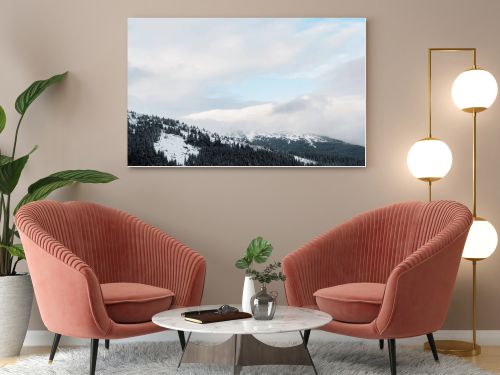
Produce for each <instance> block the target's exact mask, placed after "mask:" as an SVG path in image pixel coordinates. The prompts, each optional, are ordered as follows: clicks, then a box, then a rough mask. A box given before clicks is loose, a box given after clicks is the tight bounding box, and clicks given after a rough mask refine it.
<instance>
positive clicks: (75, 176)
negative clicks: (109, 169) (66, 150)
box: [28, 169, 117, 193]
mask: <svg viewBox="0 0 500 375" xmlns="http://www.w3.org/2000/svg"><path fill="white" fill-rule="evenodd" d="M116 179H117V177H116V176H114V175H112V174H110V173H106V172H100V171H94V170H92V169H73V170H67V171H61V172H56V173H52V174H51V175H49V176H47V177H45V178H42V179H40V180H38V181H37V182H35V183H33V184H31V185H30V187H29V188H28V193H33V192H34V191H35V190H37V189H40V188H41V187H43V186H44V185H50V184H53V183H54V182H59V181H71V182H81V183H84V184H105V183H108V182H111V181H114V180H116Z"/></svg>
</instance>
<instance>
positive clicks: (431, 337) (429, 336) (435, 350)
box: [427, 333, 439, 362]
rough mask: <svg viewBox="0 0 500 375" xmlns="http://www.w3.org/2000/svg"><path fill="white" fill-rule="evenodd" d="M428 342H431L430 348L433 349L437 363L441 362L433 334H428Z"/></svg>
mask: <svg viewBox="0 0 500 375" xmlns="http://www.w3.org/2000/svg"><path fill="white" fill-rule="evenodd" d="M427 341H429V346H430V347H431V350H432V355H433V356H434V360H435V361H436V362H439V356H438V352H437V349H436V343H435V342H434V335H433V334H432V333H428V334H427Z"/></svg>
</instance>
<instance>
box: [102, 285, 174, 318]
mask: <svg viewBox="0 0 500 375" xmlns="http://www.w3.org/2000/svg"><path fill="white" fill-rule="evenodd" d="M101 290H102V296H103V298H104V304H105V305H106V310H107V311H108V315H109V317H110V318H111V319H113V320H114V321H115V322H117V323H144V322H149V321H151V318H152V317H153V315H155V314H157V313H159V312H162V311H165V310H168V309H169V308H170V305H171V304H172V299H173V297H174V293H173V292H172V291H170V290H168V289H164V288H158V287H156V286H151V285H145V284H137V283H108V284H101Z"/></svg>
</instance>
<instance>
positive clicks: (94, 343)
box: [90, 339, 99, 375]
mask: <svg viewBox="0 0 500 375" xmlns="http://www.w3.org/2000/svg"><path fill="white" fill-rule="evenodd" d="M97 349H99V339H92V340H91V341H90V375H95V363H96V361H97Z"/></svg>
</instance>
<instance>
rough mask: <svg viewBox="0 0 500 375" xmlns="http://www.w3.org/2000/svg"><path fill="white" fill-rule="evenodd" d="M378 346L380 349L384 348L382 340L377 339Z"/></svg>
mask: <svg viewBox="0 0 500 375" xmlns="http://www.w3.org/2000/svg"><path fill="white" fill-rule="evenodd" d="M378 347H379V348H380V350H384V340H378Z"/></svg>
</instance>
